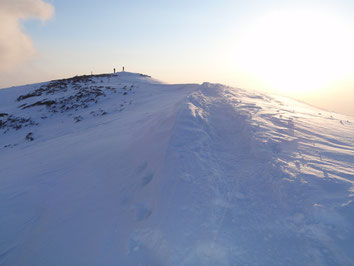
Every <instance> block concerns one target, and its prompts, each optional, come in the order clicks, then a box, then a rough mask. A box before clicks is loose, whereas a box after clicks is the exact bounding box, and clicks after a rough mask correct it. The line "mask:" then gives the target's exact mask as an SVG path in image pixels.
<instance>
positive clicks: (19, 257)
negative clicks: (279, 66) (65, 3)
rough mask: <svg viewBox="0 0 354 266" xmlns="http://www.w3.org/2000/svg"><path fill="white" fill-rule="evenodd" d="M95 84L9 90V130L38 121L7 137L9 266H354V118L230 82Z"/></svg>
mask: <svg viewBox="0 0 354 266" xmlns="http://www.w3.org/2000/svg"><path fill="white" fill-rule="evenodd" d="M85 79H87V80H84V81H78V82H77V87H75V84H73V83H75V82H73V81H68V80H64V81H58V82H57V81H54V82H52V83H44V84H39V85H31V86H29V88H27V87H19V88H13V89H6V90H4V91H0V119H1V121H3V122H2V124H1V125H4V123H8V122H6V121H7V120H6V119H8V117H9V116H10V115H11V116H13V117H26V118H27V119H31V121H35V123H37V124H33V125H28V126H23V127H21V128H19V129H16V128H9V127H6V128H5V127H4V126H2V131H1V132H0V134H1V138H0V144H1V146H0V147H1V148H0V161H1V162H2V164H1V168H0V212H1V214H2V215H1V218H0V265H352V264H353V263H354V255H353V252H352V251H353V250H354V241H353V239H354V228H353V220H354V207H353V202H352V200H353V190H354V189H353V182H354V170H353V169H354V133H353V132H354V124H353V121H351V120H352V118H351V117H346V116H342V115H339V114H333V113H329V112H326V111H323V110H318V109H316V108H313V107H310V106H307V105H305V104H302V103H299V102H296V101H292V100H289V99H286V98H281V97H278V96H270V95H264V94H260V93H255V92H249V91H244V90H241V89H235V88H230V87H226V86H222V85H218V84H209V83H204V84H202V85H197V84H190V85H183V84H182V85H166V84H162V83H159V82H157V81H154V80H152V79H151V78H149V77H147V76H141V75H138V74H132V73H119V74H118V75H117V76H113V75H105V76H96V77H95V76H94V77H89V76H88V77H85ZM101 80H102V82H101ZM92 81H94V83H92ZM59 83H60V84H59ZM64 83H65V84H67V85H63V84H64ZM97 83H98V84H99V85H97ZM50 84H57V85H56V86H52V85H50ZM58 84H59V85H58ZM101 84H102V85H101ZM97 86H103V88H99V87H97ZM48 87H49V88H50V90H51V92H49V93H47V90H48V89H46V88H48ZM78 87H80V88H78ZM106 87H110V88H111V89H106ZM58 88H59V89H58ZM83 88H84V89H83ZM97 88H98V89H100V90H101V92H102V93H103V94H104V95H103V94H102V95H98V96H97V97H95V95H96V94H95V93H96V92H97V91H96V89H97ZM38 91H39V92H40V93H39V92H38ZM80 91H81V92H82V93H83V95H88V96H82V97H81V98H79V99H77V94H78V92H80ZM124 93H126V94H124ZM39 94H40V95H39ZM70 97H72V98H70ZM90 97H94V99H95V100H93V101H91V100H89V101H88V102H85V99H91V98H90ZM96 98H97V99H96ZM60 99H61V100H64V99H71V100H70V101H66V102H65V105H66V107H68V106H72V105H78V106H76V107H75V108H69V109H66V107H65V108H63V109H61V108H60V106H61V105H60V104H58V102H59V101H60ZM82 99H83V100H82ZM96 100H97V102H96ZM45 101H55V104H54V103H53V104H50V105H49V106H48V105H46V104H36V105H33V104H35V103H38V102H40V103H43V102H45ZM19 103H20V104H26V105H23V106H22V107H21V106H19ZM82 103H83V104H86V105H87V107H85V106H84V105H81V104H82ZM52 106H53V108H52ZM54 106H56V107H55V108H54ZM24 107H28V108H24ZM53 110H57V112H53ZM42 117H45V118H42ZM30 133H31V134H30Z"/></svg>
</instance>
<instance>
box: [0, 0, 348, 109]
mask: <svg viewBox="0 0 354 266" xmlns="http://www.w3.org/2000/svg"><path fill="white" fill-rule="evenodd" d="M352 47H354V1H352V0H336V1H329V0H327V1H326V0H321V1H317V0H307V1H301V0H296V1H293V0H282V1H276V0H269V1H267V0H249V1H243V0H242V1H241V0H240V1H238V0H219V1H215V0H214V1H212V0H203V1H201V0H178V1H177V0H170V1H168V0H164V1H162V0H161V1H158V0H155V1H154V0H151V1H143V0H131V1H120V0H100V1H98V0H96V1H94V0H85V1H83V0H75V1H69V0H46V1H45V0H0V88H4V87H11V86H16V85H22V84H29V83H35V82H41V81H47V80H52V79H58V78H67V77H71V76H74V75H81V74H90V73H91V71H92V72H93V73H109V72H112V71H113V68H116V69H117V70H121V68H122V67H123V66H125V69H126V70H127V71H131V72H139V73H145V74H149V75H151V76H153V77H154V78H157V79H159V80H162V81H164V82H167V83H202V82H205V81H207V82H216V83H222V84H226V85H230V86H234V87H240V88H245V89H254V90H257V91H264V92H272V93H276V94H280V95H283V96H287V97H291V98H295V99H299V100H301V101H305V102H307V103H309V104H312V105H315V106H318V107H321V108H324V109H327V110H329V111H335V112H339V113H343V114H347V115H352V116H354V49H353V48H352Z"/></svg>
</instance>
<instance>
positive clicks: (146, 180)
mask: <svg viewBox="0 0 354 266" xmlns="http://www.w3.org/2000/svg"><path fill="white" fill-rule="evenodd" d="M153 178H154V173H148V174H146V175H144V176H143V177H142V179H141V186H142V187H145V186H147V185H148V184H150V182H151V181H152V179H153Z"/></svg>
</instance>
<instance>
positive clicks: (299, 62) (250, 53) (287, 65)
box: [235, 11, 354, 94]
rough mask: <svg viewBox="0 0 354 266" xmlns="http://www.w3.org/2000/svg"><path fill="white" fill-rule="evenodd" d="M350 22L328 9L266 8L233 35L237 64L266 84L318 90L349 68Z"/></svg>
mask: <svg viewBox="0 0 354 266" xmlns="http://www.w3.org/2000/svg"><path fill="white" fill-rule="evenodd" d="M353 47H354V27H353V26H352V25H351V24H350V23H348V22H347V21H345V20H344V19H342V18H340V17H338V16H334V15H331V14H328V13H321V12H317V13H316V12H309V11H296V12H280V11H277V12H272V13H269V14H268V15H266V16H264V17H262V18H260V19H259V20H258V21H256V22H255V23H253V24H252V25H251V26H250V27H248V28H245V29H244V30H243V33H241V34H240V35H239V36H238V37H237V49H236V58H235V61H236V64H237V67H238V68H239V69H240V70H241V71H243V72H245V73H247V74H249V75H250V76H253V77H255V78H256V79H257V80H259V81H260V82H262V83H263V84H264V86H265V87H266V88H268V89H273V90H276V91H278V92H293V93H294V94H303V93H309V94H313V93H318V92H319V91H321V90H322V91H323V90H325V89H327V88H328V87H330V86H335V83H336V82H339V81H342V80H343V79H345V78H346V77H348V76H350V75H352V74H353V73H354V67H353V66H354V63H353V62H354V49H353Z"/></svg>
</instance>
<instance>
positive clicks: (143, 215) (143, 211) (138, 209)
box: [133, 203, 152, 222]
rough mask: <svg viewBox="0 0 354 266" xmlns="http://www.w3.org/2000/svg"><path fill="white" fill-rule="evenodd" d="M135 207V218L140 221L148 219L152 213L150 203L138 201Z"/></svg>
mask: <svg viewBox="0 0 354 266" xmlns="http://www.w3.org/2000/svg"><path fill="white" fill-rule="evenodd" d="M133 208H134V210H135V220H136V221H138V222H141V221H144V220H146V219H148V218H149V217H150V216H151V214H152V206H151V204H148V203H137V204H135V206H134V207H133Z"/></svg>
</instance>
